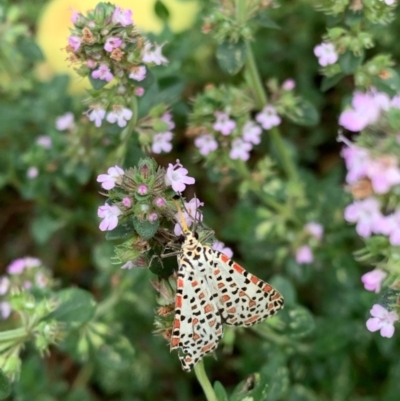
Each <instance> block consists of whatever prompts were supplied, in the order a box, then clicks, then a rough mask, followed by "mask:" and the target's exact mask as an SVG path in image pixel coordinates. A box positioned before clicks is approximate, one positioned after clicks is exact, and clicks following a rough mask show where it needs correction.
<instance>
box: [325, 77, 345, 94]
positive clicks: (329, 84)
mask: <svg viewBox="0 0 400 401" xmlns="http://www.w3.org/2000/svg"><path fill="white" fill-rule="evenodd" d="M345 76H346V74H343V73H340V74H336V75H334V76H333V77H324V78H323V79H322V82H321V88H320V89H321V91H322V92H325V91H327V90H328V89H331V88H333V87H334V86H335V85H336V84H337V83H339V82H340V81H341V80H342V79H343V78H344V77H345Z"/></svg>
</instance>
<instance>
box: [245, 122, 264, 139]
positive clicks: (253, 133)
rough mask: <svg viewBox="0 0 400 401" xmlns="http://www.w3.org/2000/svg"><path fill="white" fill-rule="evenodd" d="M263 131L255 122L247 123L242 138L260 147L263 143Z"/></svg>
mask: <svg viewBox="0 0 400 401" xmlns="http://www.w3.org/2000/svg"><path fill="white" fill-rule="evenodd" d="M261 133H262V129H261V128H260V127H259V126H258V125H257V124H256V123H254V122H253V121H247V123H246V124H245V125H244V126H243V128H242V137H243V140H244V141H246V142H250V143H252V144H254V145H258V144H259V143H260V142H261V138H260V137H261Z"/></svg>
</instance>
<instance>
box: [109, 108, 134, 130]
mask: <svg viewBox="0 0 400 401" xmlns="http://www.w3.org/2000/svg"><path fill="white" fill-rule="evenodd" d="M132 116H133V112H132V110H129V109H127V108H126V107H122V106H114V109H113V111H110V112H109V113H108V114H107V118H106V119H107V121H108V122H109V123H111V124H114V123H115V122H116V123H117V125H118V126H119V127H121V128H123V127H126V124H127V121H129V120H130V119H131V118H132Z"/></svg>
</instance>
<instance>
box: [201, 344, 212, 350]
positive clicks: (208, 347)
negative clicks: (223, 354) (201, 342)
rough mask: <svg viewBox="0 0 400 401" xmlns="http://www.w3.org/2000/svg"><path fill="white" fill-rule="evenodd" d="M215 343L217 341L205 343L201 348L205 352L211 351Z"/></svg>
mask: <svg viewBox="0 0 400 401" xmlns="http://www.w3.org/2000/svg"><path fill="white" fill-rule="evenodd" d="M214 344H215V343H209V344H207V345H205V346H204V347H203V348H202V349H201V350H202V351H203V352H207V351H210V349H211V348H212V347H213V346H214Z"/></svg>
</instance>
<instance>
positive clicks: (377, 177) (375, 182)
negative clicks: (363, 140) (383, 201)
mask: <svg viewBox="0 0 400 401" xmlns="http://www.w3.org/2000/svg"><path fill="white" fill-rule="evenodd" d="M367 176H368V177H369V178H370V179H371V184H372V188H373V189H374V191H375V192H376V193H377V194H386V193H387V192H388V191H389V190H390V188H391V187H392V186H394V185H398V184H400V169H399V168H398V167H397V162H396V159H395V158H394V157H391V156H384V157H381V158H379V159H376V160H372V161H370V162H369V164H368V166H367Z"/></svg>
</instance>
